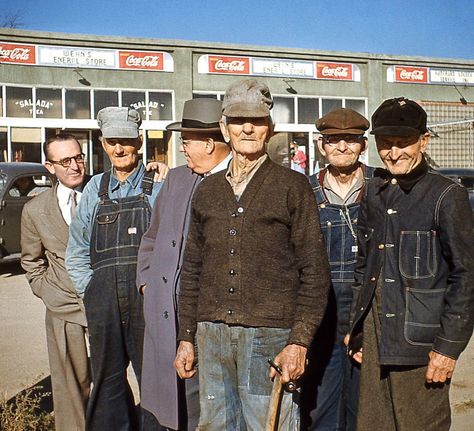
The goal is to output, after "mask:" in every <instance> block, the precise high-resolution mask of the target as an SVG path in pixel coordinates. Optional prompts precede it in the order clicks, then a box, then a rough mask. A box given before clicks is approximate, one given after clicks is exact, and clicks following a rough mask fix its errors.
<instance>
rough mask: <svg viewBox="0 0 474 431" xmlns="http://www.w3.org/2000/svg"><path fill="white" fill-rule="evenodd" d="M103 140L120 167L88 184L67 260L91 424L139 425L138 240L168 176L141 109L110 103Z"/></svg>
mask: <svg viewBox="0 0 474 431" xmlns="http://www.w3.org/2000/svg"><path fill="white" fill-rule="evenodd" d="M97 122H98V124H99V127H100V130H101V133H102V137H101V141H102V147H103V149H104V151H105V152H106V154H107V156H108V157H109V159H110V162H111V164H112V169H111V170H110V171H107V172H105V173H103V174H99V175H95V176H93V177H92V179H91V180H90V181H89V183H88V184H87V185H86V187H85V188H84V191H83V194H82V198H81V201H80V203H79V205H78V207H77V211H76V217H75V218H74V219H73V220H72V222H71V226H70V230H69V242H68V246H67V251H66V267H67V270H68V273H69V275H70V278H71V280H72V282H73V284H74V287H75V289H76V291H77V293H78V294H79V296H81V297H83V299H84V307H85V311H86V317H87V322H88V329H89V342H90V354H91V373H92V381H93V388H92V392H91V396H90V399H89V403H88V406H87V413H86V429H87V430H88V431H103V430H124V431H125V430H136V429H139V426H140V424H139V423H140V417H141V414H138V411H137V409H136V408H135V404H134V400H133V395H132V391H131V389H130V386H129V384H128V381H127V367H128V365H129V364H130V363H131V364H132V366H133V369H134V371H135V374H136V376H137V378H138V380H139V381H140V374H141V361H142V346H143V331H144V321H143V306H142V298H141V296H140V295H139V294H138V292H137V290H136V289H135V279H136V262H137V253H138V247H139V244H140V239H141V237H142V235H143V233H144V232H145V231H146V229H147V228H148V225H149V220H150V215H151V208H152V206H153V203H154V201H155V198H156V196H157V195H158V191H159V190H160V188H161V185H162V183H159V182H154V181H153V176H154V173H153V172H148V173H147V172H146V171H145V167H144V166H143V164H142V163H141V161H140V158H139V154H138V150H139V149H140V147H141V145H142V140H141V136H140V135H139V127H140V124H141V118H140V114H139V113H138V112H137V111H136V110H134V109H131V108H126V107H115V106H112V107H107V108H104V109H101V110H100V111H99V113H98V115H97Z"/></svg>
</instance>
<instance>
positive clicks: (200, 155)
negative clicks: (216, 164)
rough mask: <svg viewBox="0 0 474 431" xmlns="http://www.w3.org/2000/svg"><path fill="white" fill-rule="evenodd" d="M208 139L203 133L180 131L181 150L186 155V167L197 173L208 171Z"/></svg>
mask: <svg viewBox="0 0 474 431" xmlns="http://www.w3.org/2000/svg"><path fill="white" fill-rule="evenodd" d="M207 145H208V139H207V138H206V135H205V134H202V133H194V132H184V131H183V132H181V145H180V146H179V151H181V152H182V153H183V154H184V156H185V157H186V161H187V162H188V167H189V168H190V169H192V170H193V171H194V172H196V173H197V174H205V173H206V172H209V156H208V151H207Z"/></svg>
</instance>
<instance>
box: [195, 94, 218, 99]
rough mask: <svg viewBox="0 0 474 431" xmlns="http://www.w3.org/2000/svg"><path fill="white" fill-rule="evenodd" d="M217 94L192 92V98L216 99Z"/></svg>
mask: <svg viewBox="0 0 474 431" xmlns="http://www.w3.org/2000/svg"><path fill="white" fill-rule="evenodd" d="M218 98H219V97H218V95H217V94H209V93H193V99H218Z"/></svg>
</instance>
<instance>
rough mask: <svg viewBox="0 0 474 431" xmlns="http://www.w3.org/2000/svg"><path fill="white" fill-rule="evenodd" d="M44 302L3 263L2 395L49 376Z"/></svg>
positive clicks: (473, 416) (468, 397)
mask: <svg viewBox="0 0 474 431" xmlns="http://www.w3.org/2000/svg"><path fill="white" fill-rule="evenodd" d="M44 314H45V313H44V306H43V303H42V302H41V300H40V299H38V298H36V297H35V296H34V295H33V294H32V292H31V289H30V287H29V286H28V283H27V281H26V278H25V276H24V275H23V271H22V270H21V267H20V265H19V264H18V263H9V264H0V316H1V321H2V331H1V332H0V352H1V355H0V397H6V398H7V399H9V398H11V397H13V396H14V395H16V394H17V393H18V392H21V391H22V390H23V389H25V388H27V387H30V386H32V385H33V384H35V383H37V382H39V381H41V380H42V379H44V378H47V377H48V376H49V366H48V354H47V350H46V335H45V328H44ZM451 406H452V410H453V425H452V427H451V431H471V430H473V429H474V427H473V424H474V339H472V340H471V342H470V344H469V346H468V348H467V350H466V351H465V352H464V353H463V355H462V356H461V358H460V360H459V362H458V365H457V368H456V371H455V374H454V379H453V382H452V385H451Z"/></svg>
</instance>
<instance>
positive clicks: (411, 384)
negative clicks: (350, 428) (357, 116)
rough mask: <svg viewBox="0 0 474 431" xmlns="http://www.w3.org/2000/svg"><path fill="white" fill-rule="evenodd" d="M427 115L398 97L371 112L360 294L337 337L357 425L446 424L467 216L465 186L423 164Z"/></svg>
mask: <svg viewBox="0 0 474 431" xmlns="http://www.w3.org/2000/svg"><path fill="white" fill-rule="evenodd" d="M426 120H427V115H426V112H425V111H424V109H423V108H422V107H421V106H420V105H418V104H417V103H416V102H414V101H412V100H409V99H406V98H403V97H399V98H396V99H389V100H386V101H385V102H383V103H382V104H381V105H380V106H379V107H378V108H377V110H376V111H375V112H374V114H373V116H372V132H371V133H372V134H374V135H375V141H376V144H377V150H378V153H379V156H380V158H381V159H382V162H383V163H384V165H385V169H377V170H376V171H375V174H374V178H373V179H372V180H370V181H369V183H368V186H367V192H366V196H365V198H364V199H363V201H362V204H361V208H360V212H359V222H358V226H359V235H358V247H359V258H358V262H357V265H356V269H355V284H354V288H355V289H356V290H358V291H359V294H358V295H356V297H355V302H354V303H353V318H352V326H351V330H350V336H348V337H346V342H347V343H348V352H349V354H351V355H353V357H354V359H356V360H357V361H359V362H361V363H362V368H361V377H360V398H359V411H358V417H357V427H358V429H359V430H364V431H370V430H387V431H392V430H393V431H395V430H397V431H413V430H420V431H421V430H423V431H430V430H432V431H443V430H444V431H447V430H449V428H450V423H451V417H450V407H449V382H450V379H451V377H452V375H453V372H454V368H455V365H456V360H457V359H458V357H459V355H460V354H461V352H462V351H463V350H464V348H465V347H466V345H467V343H468V342H469V338H470V337H471V334H472V329H473V315H474V308H473V307H474V288H473V284H472V279H473V277H474V236H473V217H472V212H471V208H470V206H469V200H468V194H467V190H466V189H465V188H464V187H462V186H461V185H459V184H458V183H456V182H454V181H452V180H451V179H449V178H446V177H444V176H442V175H441V174H439V173H437V172H436V171H432V170H431V169H430V168H429V166H428V164H427V162H426V160H425V157H424V153H425V151H426V148H427V144H428V141H429V133H428V129H427V126H426ZM361 337H362V349H361V348H360V345H359V344H360V342H359V339H360V338H361Z"/></svg>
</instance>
